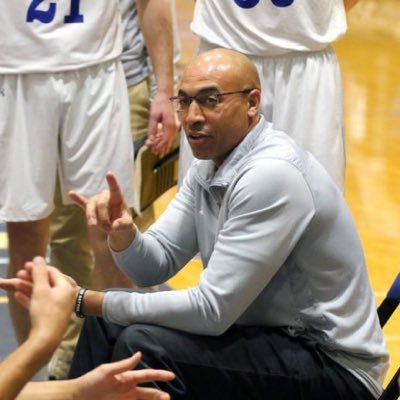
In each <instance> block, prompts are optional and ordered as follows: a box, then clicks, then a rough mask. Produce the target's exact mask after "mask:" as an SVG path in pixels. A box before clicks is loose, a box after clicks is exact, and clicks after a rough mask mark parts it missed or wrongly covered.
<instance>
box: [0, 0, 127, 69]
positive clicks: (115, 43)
mask: <svg viewBox="0 0 400 400" xmlns="http://www.w3.org/2000/svg"><path fill="white" fill-rule="evenodd" d="M121 39H122V29H121V22H120V15H119V9H118V1H117V0H95V1H94V0H58V1H55V0H54V1H49V0H15V1H14V0H13V1H4V2H2V10H1V24H0V47H1V52H0V73H26V72H50V71H60V70H71V69H77V68H82V67H85V66H89V65H93V64H97V63H99V62H102V61H106V60H108V59H111V58H115V57H117V56H118V55H119V54H120V53H121V49H122V43H121Z"/></svg>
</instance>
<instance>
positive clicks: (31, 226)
mask: <svg viewBox="0 0 400 400" xmlns="http://www.w3.org/2000/svg"><path fill="white" fill-rule="evenodd" d="M7 234H8V255H9V264H8V269H7V277H9V278H13V277H15V276H16V275H17V272H18V271H19V270H20V269H23V267H24V265H25V263H26V262H27V261H31V260H32V259H33V258H34V257H35V256H42V257H44V256H45V254H46V247H47V239H48V220H47V219H42V220H39V221H29V222H7ZM8 302H9V307H10V315H11V320H12V322H13V326H14V330H15V335H16V338H17V342H18V343H19V344H21V343H22V342H24V341H25V340H26V339H27V338H28V335H29V330H30V319H29V312H28V311H27V310H26V309H25V308H24V307H22V306H21V305H20V304H19V303H18V302H17V301H16V300H15V299H14V296H13V294H12V293H10V294H9V295H8Z"/></svg>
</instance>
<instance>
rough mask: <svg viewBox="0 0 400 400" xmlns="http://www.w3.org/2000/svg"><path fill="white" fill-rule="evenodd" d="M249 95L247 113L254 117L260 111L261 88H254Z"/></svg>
mask: <svg viewBox="0 0 400 400" xmlns="http://www.w3.org/2000/svg"><path fill="white" fill-rule="evenodd" d="M247 96H248V97H247V101H248V103H249V109H248V110H247V114H248V116H249V117H251V118H254V117H256V116H257V115H258V114H259V113H260V103H261V91H260V89H253V90H252V91H251V92H250V93H249V94H248V95H247Z"/></svg>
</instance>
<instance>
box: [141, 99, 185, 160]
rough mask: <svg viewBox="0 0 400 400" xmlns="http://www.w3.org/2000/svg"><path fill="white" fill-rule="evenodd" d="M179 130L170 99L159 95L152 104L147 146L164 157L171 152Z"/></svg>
mask: <svg viewBox="0 0 400 400" xmlns="http://www.w3.org/2000/svg"><path fill="white" fill-rule="evenodd" d="M178 130H179V121H178V118H177V115H176V112H175V109H174V107H173V105H172V104H171V102H170V100H169V97H168V96H167V95H166V94H164V93H157V94H156V96H155V97H154V99H153V101H152V103H151V108H150V118H149V126H148V134H147V141H146V146H147V147H149V149H150V150H151V151H152V152H153V153H154V154H156V155H158V156H160V157H162V156H164V155H165V154H167V153H168V152H169V151H170V149H171V146H172V144H173V143H174V141H175V138H176V135H177V133H178Z"/></svg>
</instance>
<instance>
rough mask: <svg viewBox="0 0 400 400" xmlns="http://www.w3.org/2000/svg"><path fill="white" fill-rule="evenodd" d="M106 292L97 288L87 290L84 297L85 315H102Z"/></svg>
mask: <svg viewBox="0 0 400 400" xmlns="http://www.w3.org/2000/svg"><path fill="white" fill-rule="evenodd" d="M103 299H104V293H103V292H97V291H95V290H87V291H86V292H85V295H84V297H83V303H82V310H81V311H82V313H83V315H85V316H88V315H91V316H95V317H102V314H103V311H102V308H103Z"/></svg>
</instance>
